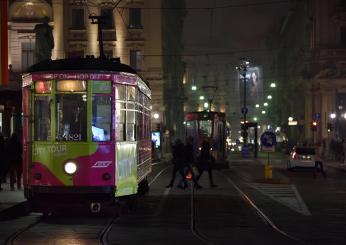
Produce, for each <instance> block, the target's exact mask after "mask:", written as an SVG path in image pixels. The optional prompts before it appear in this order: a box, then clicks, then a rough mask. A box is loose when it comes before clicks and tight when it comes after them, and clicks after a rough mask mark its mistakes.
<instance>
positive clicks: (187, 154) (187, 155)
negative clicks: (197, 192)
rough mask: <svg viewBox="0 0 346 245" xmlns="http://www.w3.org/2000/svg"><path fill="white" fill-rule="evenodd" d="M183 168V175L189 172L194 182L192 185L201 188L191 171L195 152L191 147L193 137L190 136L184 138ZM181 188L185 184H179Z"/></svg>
mask: <svg viewBox="0 0 346 245" xmlns="http://www.w3.org/2000/svg"><path fill="white" fill-rule="evenodd" d="M184 159H185V161H184V169H185V175H187V174H188V173H189V172H190V173H191V175H192V176H191V178H192V181H193V183H194V187H195V188H196V189H200V188H202V186H201V185H199V183H198V180H197V178H196V176H195V174H194V172H193V169H192V165H193V164H194V163H195V153H194V149H193V138H192V137H191V136H190V137H188V138H187V139H186V144H185V147H184ZM181 184H182V181H180V184H179V186H181ZM181 187H182V188H186V187H187V186H186V185H184V186H181Z"/></svg>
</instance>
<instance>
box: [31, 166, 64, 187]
mask: <svg viewBox="0 0 346 245" xmlns="http://www.w3.org/2000/svg"><path fill="white" fill-rule="evenodd" d="M37 173H40V174H41V176H42V178H41V179H40V180H37V179H35V174H37ZM30 179H31V184H32V185H45V186H63V185H64V184H63V183H62V182H61V181H60V180H59V179H58V178H57V177H56V176H54V174H53V173H52V172H51V171H50V170H49V169H48V168H47V166H45V165H43V164H42V163H39V162H35V163H33V165H32V166H31V177H30Z"/></svg>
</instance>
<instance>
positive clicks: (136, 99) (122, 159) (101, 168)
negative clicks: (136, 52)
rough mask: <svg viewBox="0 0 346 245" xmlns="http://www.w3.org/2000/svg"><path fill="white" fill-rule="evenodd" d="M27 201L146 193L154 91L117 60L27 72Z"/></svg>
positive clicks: (96, 203) (69, 62)
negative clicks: (151, 107)
mask: <svg viewBox="0 0 346 245" xmlns="http://www.w3.org/2000/svg"><path fill="white" fill-rule="evenodd" d="M22 81H23V88H22V93H23V102H22V110H23V179H24V180H23V182H24V193H25V197H26V198H27V199H28V200H29V201H33V202H36V201H37V202H41V201H48V200H54V201H57V200H61V201H63V202H65V203H67V202H68V201H69V200H75V199H77V200H78V201H79V202H81V200H82V202H83V203H87V204H89V205H90V207H91V208H92V210H98V209H99V208H100V207H101V204H102V203H103V202H113V201H114V200H116V199H117V198H118V197H119V198H120V197H131V196H133V195H136V194H139V193H141V192H144V191H145V190H147V189H148V182H147V180H146V177H147V176H148V174H149V173H150V172H151V140H150V137H151V135H150V133H151V129H150V123H151V122H150V114H151V112H150V104H151V103H150V101H151V91H150V88H149V86H148V85H147V84H146V83H145V82H144V81H143V80H142V79H141V77H140V76H139V75H138V74H137V73H136V71H135V70H133V69H132V68H131V67H129V66H127V65H124V64H121V63H120V62H119V60H117V59H110V60H107V59H95V58H89V57H88V58H77V59H62V60H51V61H46V62H41V63H39V64H36V65H34V66H32V67H31V68H30V69H29V71H28V73H27V74H25V75H23V77H22Z"/></svg>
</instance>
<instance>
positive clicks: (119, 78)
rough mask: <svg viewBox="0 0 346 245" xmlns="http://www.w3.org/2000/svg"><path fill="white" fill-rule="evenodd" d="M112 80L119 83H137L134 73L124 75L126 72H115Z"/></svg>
mask: <svg viewBox="0 0 346 245" xmlns="http://www.w3.org/2000/svg"><path fill="white" fill-rule="evenodd" d="M113 81H115V82H116V83H121V84H129V85H137V76H136V75H126V74H115V75H114V76H113Z"/></svg>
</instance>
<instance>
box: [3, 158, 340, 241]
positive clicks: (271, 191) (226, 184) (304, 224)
mask: <svg viewBox="0 0 346 245" xmlns="http://www.w3.org/2000/svg"><path fill="white" fill-rule="evenodd" d="M275 158H276V159H272V160H273V161H272V163H273V178H274V179H273V180H272V181H263V176H264V161H261V160H260V161H258V160H257V161H255V160H253V159H246V160H243V159H239V158H238V157H237V156H232V155H231V157H230V159H229V164H228V167H227V168H223V169H219V170H215V171H214V178H215V182H216V184H217V185H218V186H217V187H216V188H210V187H209V182H208V178H207V175H206V174H205V175H204V176H202V178H201V180H200V184H201V185H202V186H203V188H202V189H198V190H192V189H191V188H188V189H185V190H181V189H179V188H176V187H175V186H174V187H173V188H168V189H167V188H165V186H166V185H167V184H168V182H169V178H170V174H171V172H170V171H171V169H172V168H171V166H170V164H169V163H161V164H156V165H154V166H153V172H152V174H151V176H150V179H149V182H150V183H151V186H150V187H151V188H150V192H149V193H148V194H147V195H145V196H144V197H141V198H140V199H139V201H138V204H137V208H136V209H135V210H128V209H127V208H125V207H121V208H118V209H116V211H114V213H112V216H113V217H114V219H112V218H113V217H111V215H109V213H108V214H106V215H103V216H102V215H96V216H95V215H86V214H85V215H80V214H79V215H76V214H73V212H72V213H69V214H64V215H61V214H60V215H53V216H49V217H42V216H41V214H36V213H33V214H29V215H25V216H22V217H17V218H13V219H8V220H2V221H0V228H1V229H0V243H2V242H4V241H5V240H6V238H8V237H9V235H10V234H14V233H15V232H16V231H18V230H20V229H21V228H25V227H27V225H29V224H34V226H33V227H29V229H28V230H26V231H25V232H24V233H23V234H21V235H20V236H18V238H17V240H16V243H15V244H26V245H27V244H28V245H30V244H117V245H118V244H126V245H131V244H179V243H188V244H192V245H194V244H215V245H216V244H244V245H247V244H256V245H257V244H321V245H322V244H323V245H325V244H327V245H328V244H331V245H335V244H340V245H342V244H346V232H345V231H346V211H345V210H346V191H345V190H346V172H343V171H340V170H339V169H338V168H337V167H336V165H333V164H330V165H328V164H327V166H326V171H327V174H328V177H327V179H324V178H323V177H322V176H319V175H318V176H317V178H316V179H314V178H313V175H312V172H310V171H292V172H289V171H287V170H286V169H285V156H283V155H281V156H280V155H276V156H275ZM176 182H177V180H176ZM36 221H38V222H37V223H35V222H36ZM111 221H112V223H111V225H110V222H111ZM102 234H106V235H104V236H102ZM8 244H10V243H8Z"/></svg>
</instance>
